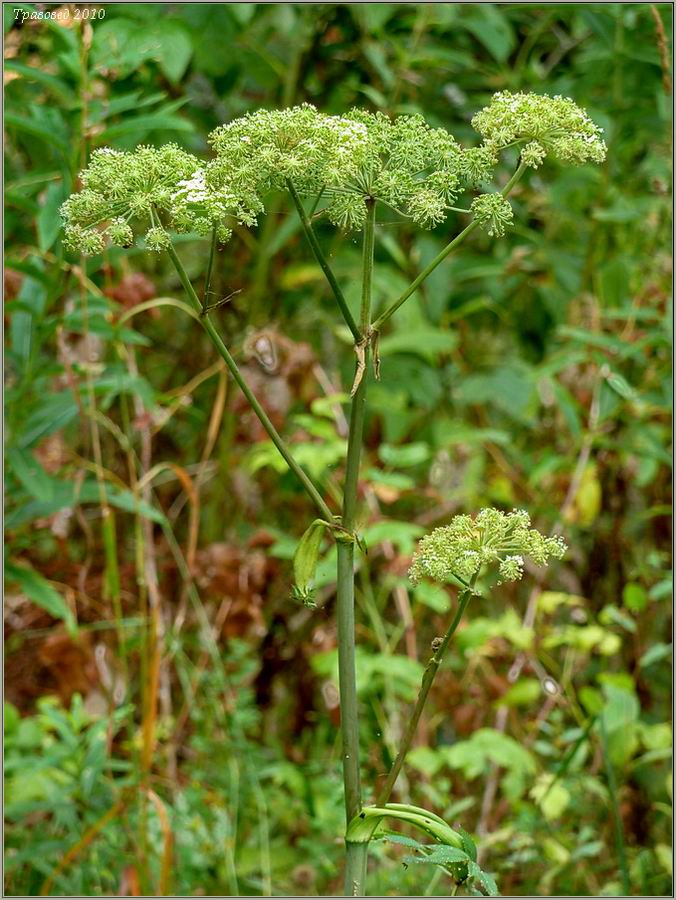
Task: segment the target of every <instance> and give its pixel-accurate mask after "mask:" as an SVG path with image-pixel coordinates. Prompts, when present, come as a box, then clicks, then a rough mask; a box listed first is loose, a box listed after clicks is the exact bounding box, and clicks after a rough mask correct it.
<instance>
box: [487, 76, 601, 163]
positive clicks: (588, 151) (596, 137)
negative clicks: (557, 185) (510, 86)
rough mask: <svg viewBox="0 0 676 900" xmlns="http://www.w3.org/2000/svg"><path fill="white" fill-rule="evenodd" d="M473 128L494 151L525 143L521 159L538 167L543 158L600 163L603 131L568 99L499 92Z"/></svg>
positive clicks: (544, 95) (566, 161)
mask: <svg viewBox="0 0 676 900" xmlns="http://www.w3.org/2000/svg"><path fill="white" fill-rule="evenodd" d="M472 127H473V128H475V129H476V131H478V132H479V134H481V135H482V136H483V137H484V139H485V140H486V141H487V142H488V143H489V144H490V145H492V146H493V147H495V148H496V149H497V150H500V149H502V148H504V147H508V146H510V145H512V144H515V143H519V142H522V141H523V142H525V143H526V146H525V147H524V148H523V150H522V160H523V162H525V163H526V165H528V166H533V167H534V168H537V166H539V165H540V163H541V162H542V161H543V159H544V157H545V155H549V154H551V155H552V156H554V157H556V158H557V159H558V160H560V161H561V162H564V163H572V164H581V163H585V162H596V163H600V162H603V160H604V159H605V157H606V149H607V148H606V145H605V142H604V141H603V138H602V134H603V129H602V128H599V126H598V125H596V124H595V123H594V122H593V121H592V120H591V119H590V117H589V116H588V115H587V113H586V112H585V110H583V109H581V108H580V107H579V106H578V105H577V104H576V103H574V102H573V101H572V100H571V99H570V98H568V97H561V96H556V97H550V96H548V95H547V94H527V93H516V94H513V93H511V91H501V92H499V93H497V94H494V95H493V99H492V100H491V102H490V104H489V105H488V106H486V107H485V108H484V109H482V110H481V111H480V112H478V113H477V114H476V115H475V116H474V118H473V119H472Z"/></svg>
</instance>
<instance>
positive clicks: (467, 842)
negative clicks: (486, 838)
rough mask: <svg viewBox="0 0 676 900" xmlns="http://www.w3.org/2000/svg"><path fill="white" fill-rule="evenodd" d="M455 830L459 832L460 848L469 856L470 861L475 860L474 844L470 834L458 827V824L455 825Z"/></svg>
mask: <svg viewBox="0 0 676 900" xmlns="http://www.w3.org/2000/svg"><path fill="white" fill-rule="evenodd" d="M456 831H457V832H458V833H459V835H460V837H461V838H462V849H463V850H464V851H465V853H466V854H467V855H468V856H469V858H470V859H471V860H472V862H476V859H477V850H476V844H475V843H474V841H473V840H472V837H471V835H470V834H468V832H466V831H465V829H464V828H460V826H458V827H457V829H456Z"/></svg>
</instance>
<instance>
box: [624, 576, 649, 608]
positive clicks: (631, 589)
mask: <svg viewBox="0 0 676 900" xmlns="http://www.w3.org/2000/svg"><path fill="white" fill-rule="evenodd" d="M622 603H623V604H624V605H625V606H626V607H627V609H630V610H631V611H632V612H643V610H644V609H645V608H646V606H647V605H648V593H647V591H646V589H645V588H644V587H643V585H641V584H636V583H635V582H631V581H630V582H628V583H627V584H625V586H624V588H623V589H622Z"/></svg>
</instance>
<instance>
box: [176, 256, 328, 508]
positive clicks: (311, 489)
mask: <svg viewBox="0 0 676 900" xmlns="http://www.w3.org/2000/svg"><path fill="white" fill-rule="evenodd" d="M167 252H168V253H169V258H170V259H171V261H172V263H173V264H174V268H175V269H176V272H177V274H178V277H179V278H180V280H181V284H182V285H183V289H184V290H185V292H186V294H187V295H188V297H189V298H190V300H191V302H192V304H193V306H194V307H195V310H196V311H197V312H198V313H200V312H202V304H201V303H200V300H199V297H198V296H197V294H196V293H195V289H194V288H193V286H192V283H191V281H190V279H189V278H188V275H187V273H186V271H185V269H184V268H183V264H182V263H181V261H180V259H179V258H178V256H177V254H176V250H175V249H174V246H173V244H170V245H169V247H168V250H167ZM199 321H200V322H201V324H202V327H203V328H204V330H205V331H206V333H207V334H208V335H209V337H210V338H211V341H212V343H213V345H214V347H215V348H216V350H217V351H218V353H219V354H220V356H221V357H222V358H223V360H224V362H225V364H226V366H227V367H228V369H230V373H231V374H232V377H233V378H234V379H235V381H236V382H237V384H238V385H239V388H240V390H241V391H242V393H243V394H244V396H245V397H246V399H247V400H248V401H249V403H250V404H251V408H252V409H253V411H254V413H255V414H256V415H257V416H258V419H259V421H260V423H261V425H262V426H263V428H264V429H265V430H266V432H267V433H268V435H269V437H270V440H271V441H272V443H273V444H274V445H275V447H276V448H277V449H278V450H279V452H280V454H281V455H282V457H283V458H284V460H285V462H286V464H287V465H288V467H289V468H290V469H291V471H292V472H293V473H294V475H296V477H297V478H298V480H299V481H300V483H301V484H302V485H303V487H304V488H305V491H306V492H307V494H308V496H309V497H310V499H311V500H312V502H313V503H314V504H315V506H316V507H317V509H318V510H319V512H320V514H321V516H322V518H324V519H326V521H327V522H332V521H333V513H332V512H331V510H330V509H329V507H328V506H327V505H326V503H325V502H324V500H323V498H322V496H321V494H320V493H319V491H318V490H317V488H316V487H315V485H314V483H313V482H312V480H311V479H310V477H309V476H308V475H307V474H306V473H305V472H304V471H303V469H301V467H300V466H299V465H298V463H297V462H296V460H295V459H294V458H293V455H292V453H291V451H290V450H289V447H288V445H287V443H286V441H285V440H284V438H283V437H282V436H281V435H280V434H279V432H278V431H277V429H276V428H275V426H274V425H273V424H272V422H271V421H270V419H269V417H268V415H267V413H266V412H265V410H264V409H263V407H262V406H261V404H260V403H259V401H258V398H257V397H256V395H255V394H254V392H253V391H252V390H251V388H250V387H249V385H248V384H247V382H246V381H245V380H244V376H243V375H242V373H241V372H240V370H239V367H238V366H237V363H236V362H235V360H234V359H233V358H232V356H231V355H230V351H229V350H228V348H227V347H226V346H225V344H224V343H223V341H222V340H221V337H220V335H219V333H218V332H217V331H216V329H215V328H214V326H213V324H212V322H211V320H210V319H209V316H208V315H202V316H200V319H199Z"/></svg>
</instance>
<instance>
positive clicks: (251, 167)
mask: <svg viewBox="0 0 676 900" xmlns="http://www.w3.org/2000/svg"><path fill="white" fill-rule="evenodd" d="M210 140H211V143H212V145H213V147H214V150H215V152H216V157H217V158H216V160H215V161H214V162H213V163H210V164H209V166H208V167H207V181H208V182H210V183H211V184H212V185H213V186H214V188H216V189H217V188H218V186H219V185H221V184H222V185H228V184H229V185H233V186H234V187H235V188H236V189H237V191H238V192H240V193H241V192H244V191H247V190H249V191H253V192H254V194H255V196H256V197H259V198H260V197H261V196H264V195H265V194H266V193H267V192H268V191H270V190H276V189H281V190H284V189H286V187H287V182H288V181H291V182H292V183H293V186H294V187H295V189H296V190H297V191H298V193H299V194H305V195H308V194H310V195H317V194H320V193H321V194H322V196H323V197H324V198H325V201H328V202H326V203H325V205H324V212H325V214H326V215H327V217H328V218H329V219H330V221H331V222H333V223H334V224H335V225H338V226H340V227H343V228H351V229H358V228H361V227H362V225H363V224H364V222H365V220H366V214H367V200H368V199H369V198H375V199H376V200H380V201H382V202H383V203H385V204H387V205H388V206H390V207H392V208H394V209H395V210H396V211H398V212H400V213H401V214H402V215H404V216H407V217H408V218H410V219H412V220H413V221H414V222H416V224H418V225H420V226H422V227H424V228H431V227H432V226H434V225H436V224H437V223H439V222H441V221H443V219H444V218H445V217H446V212H447V209H448V206H449V204H450V203H451V202H452V201H453V199H454V198H455V196H456V195H457V193H458V191H459V188H460V182H461V179H463V178H464V179H465V180H467V173H466V172H465V171H464V170H463V169H462V166H461V157H462V150H461V148H460V147H459V145H458V144H457V143H456V141H455V140H454V138H453V137H452V136H451V135H450V134H449V133H448V132H447V131H444V129H442V128H431V127H430V126H429V125H428V124H427V123H426V122H425V120H424V119H423V117H422V116H419V115H415V116H400V117H399V118H397V119H390V118H389V117H388V116H386V115H383V114H382V113H375V114H373V113H369V112H366V111H364V110H359V109H355V110H352V111H351V112H350V113H348V114H347V115H346V116H330V115H325V114H324V113H320V112H319V111H318V110H317V109H315V107H314V106H312V105H310V104H308V103H304V104H303V105H301V106H294V107H292V108H290V109H284V110H272V111H268V110H259V111H258V112H256V113H252V114H250V115H247V116H244V117H242V118H240V119H235V120H234V121H233V122H230V123H228V124H227V125H222V126H221V127H219V128H217V129H216V130H215V131H214V132H213V133H212V135H211V138H210ZM475 168H476V167H475ZM484 168H485V167H484ZM483 171H484V169H482V172H483Z"/></svg>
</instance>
